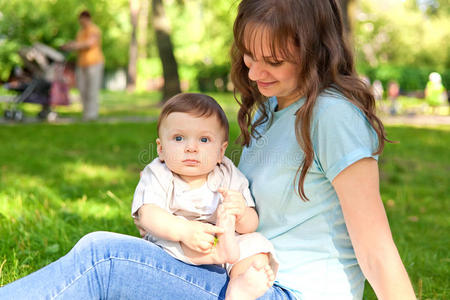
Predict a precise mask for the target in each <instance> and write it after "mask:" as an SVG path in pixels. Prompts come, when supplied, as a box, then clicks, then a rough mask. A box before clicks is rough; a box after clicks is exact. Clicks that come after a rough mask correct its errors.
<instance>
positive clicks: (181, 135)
mask: <svg viewBox="0 0 450 300" xmlns="http://www.w3.org/2000/svg"><path fill="white" fill-rule="evenodd" d="M156 144H157V146H158V155H159V158H160V159H161V160H163V161H164V162H165V163H166V166H167V167H168V168H169V169H170V170H171V171H172V172H174V173H176V174H178V175H179V176H180V177H181V178H182V179H183V180H185V181H186V182H188V183H189V182H191V181H193V180H198V179H205V180H206V178H207V176H208V173H209V172H211V171H212V170H213V169H214V167H215V166H216V164H217V163H218V162H221V161H222V158H223V155H224V154H225V149H226V148H227V145H228V142H226V141H224V132H223V129H222V127H221V126H220V123H219V120H218V119H217V117H216V116H210V117H197V116H194V115H191V114H189V113H181V112H174V113H171V114H169V115H168V116H167V117H166V118H165V119H164V120H163V121H162V122H161V124H160V129H159V138H158V139H157V140H156Z"/></svg>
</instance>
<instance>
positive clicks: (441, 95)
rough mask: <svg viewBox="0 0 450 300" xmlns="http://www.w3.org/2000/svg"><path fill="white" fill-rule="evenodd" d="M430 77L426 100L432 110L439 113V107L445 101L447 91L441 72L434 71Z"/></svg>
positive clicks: (426, 89)
mask: <svg viewBox="0 0 450 300" xmlns="http://www.w3.org/2000/svg"><path fill="white" fill-rule="evenodd" d="M428 79H429V81H428V82H427V85H426V87H425V101H426V102H427V104H428V105H429V106H430V107H431V111H432V113H433V114H434V113H437V109H438V107H439V106H440V105H442V104H444V103H445V99H446V98H447V93H446V91H445V87H444V85H443V84H442V78H441V75H439V73H437V72H432V73H431V74H430V75H429V77H428Z"/></svg>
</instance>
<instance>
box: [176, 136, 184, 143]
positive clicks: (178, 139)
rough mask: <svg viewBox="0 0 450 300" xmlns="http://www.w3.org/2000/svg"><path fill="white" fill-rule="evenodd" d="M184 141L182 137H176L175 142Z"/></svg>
mask: <svg viewBox="0 0 450 300" xmlns="http://www.w3.org/2000/svg"><path fill="white" fill-rule="evenodd" d="M182 140H183V137H182V136H176V137H175V141H177V142H181V141H182Z"/></svg>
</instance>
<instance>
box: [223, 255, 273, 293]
mask: <svg viewBox="0 0 450 300" xmlns="http://www.w3.org/2000/svg"><path fill="white" fill-rule="evenodd" d="M274 280H275V274H274V273H273V271H272V268H271V267H270V266H269V254H268V253H259V254H256V255H253V256H250V257H247V258H245V259H243V260H241V261H239V262H238V263H236V264H235V265H234V266H233V268H232V269H231V272H230V282H229V283H228V288H227V292H226V300H253V299H256V298H258V297H261V296H262V295H264V293H265V292H266V291H267V290H268V289H269V288H270V287H271V286H272V285H273V282H274Z"/></svg>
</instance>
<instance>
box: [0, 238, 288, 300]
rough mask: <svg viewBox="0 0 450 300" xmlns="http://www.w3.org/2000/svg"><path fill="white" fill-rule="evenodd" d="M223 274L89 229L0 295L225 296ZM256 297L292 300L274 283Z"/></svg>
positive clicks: (137, 241) (197, 299)
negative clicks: (65, 250)
mask: <svg viewBox="0 0 450 300" xmlns="http://www.w3.org/2000/svg"><path fill="white" fill-rule="evenodd" d="M227 284H228V276H227V273H226V271H225V269H223V268H220V267H218V266H214V265H207V266H192V265H188V264H185V263H183V262H181V261H178V260H177V259H175V258H173V257H172V256H170V255H168V254H167V253H166V252H165V251H164V250H162V249H161V248H159V247H158V246H156V245H154V244H153V243H150V242H148V241H145V240H143V239H140V238H136V237H132V236H127V235H122V234H117V233H111V232H93V233H90V234H87V235H86V236H84V237H83V238H82V239H80V241H79V242H78V243H77V244H76V245H75V247H73V249H72V250H71V251H70V252H69V253H68V254H67V255H65V256H63V257H62V258H60V259H59V260H57V261H55V262H53V263H51V264H49V265H48V266H46V267H44V268H42V269H40V270H38V271H36V272H34V273H32V274H30V275H28V276H26V277H24V278H21V279H19V280H17V281H15V282H12V283H10V284H8V285H6V286H4V287H2V288H0V299H21V300H23V299H195V300H202V299H225V291H226V288H227ZM260 299H280V300H281V299H295V297H294V296H293V294H292V293H290V292H289V291H287V290H285V289H282V288H281V287H279V286H276V285H274V286H273V287H272V288H271V289H270V290H269V291H267V293H266V294H265V295H264V296H263V297H261V298H260Z"/></svg>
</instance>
